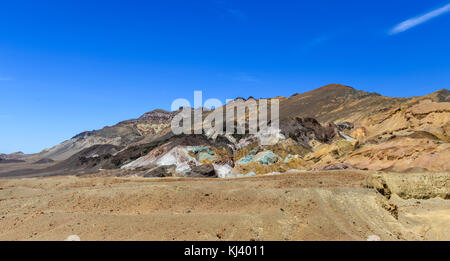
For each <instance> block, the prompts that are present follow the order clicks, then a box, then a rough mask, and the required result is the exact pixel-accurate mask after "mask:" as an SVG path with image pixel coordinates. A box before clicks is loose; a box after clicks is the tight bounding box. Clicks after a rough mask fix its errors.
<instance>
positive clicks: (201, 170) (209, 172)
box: [185, 164, 217, 178]
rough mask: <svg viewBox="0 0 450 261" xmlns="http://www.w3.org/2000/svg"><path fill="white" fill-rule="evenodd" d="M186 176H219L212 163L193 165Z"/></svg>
mask: <svg viewBox="0 0 450 261" xmlns="http://www.w3.org/2000/svg"><path fill="white" fill-rule="evenodd" d="M185 176H186V177H191V178H217V174H216V171H215V170H214V166H213V165H212V164H204V165H199V166H193V167H191V170H190V171H188V172H186V174H185Z"/></svg>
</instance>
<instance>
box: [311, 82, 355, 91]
mask: <svg viewBox="0 0 450 261" xmlns="http://www.w3.org/2000/svg"><path fill="white" fill-rule="evenodd" d="M326 90H353V91H356V90H355V89H354V88H352V87H350V86H346V85H342V84H336V83H331V84H327V85H325V86H322V87H320V88H317V89H315V90H313V91H326Z"/></svg>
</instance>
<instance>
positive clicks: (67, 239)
mask: <svg viewBox="0 0 450 261" xmlns="http://www.w3.org/2000/svg"><path fill="white" fill-rule="evenodd" d="M65 241H81V239H80V237H79V236H77V235H70V236H68V237H67V238H66V240H65Z"/></svg>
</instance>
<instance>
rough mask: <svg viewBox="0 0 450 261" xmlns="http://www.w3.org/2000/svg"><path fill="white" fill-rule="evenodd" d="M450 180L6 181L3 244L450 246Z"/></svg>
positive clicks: (333, 174)
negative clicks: (343, 243) (393, 242)
mask: <svg viewBox="0 0 450 261" xmlns="http://www.w3.org/2000/svg"><path fill="white" fill-rule="evenodd" d="M448 199H450V173H417V174H415V173H407V174H396V173H383V172H374V171H355V170H344V171H325V172H299V173H289V174H281V175H263V176H256V177H244V178H234V179H217V178H216V179H214V178H173V177H172V178H142V177H126V178H120V177H108V176H105V175H102V174H96V175H86V176H82V177H76V176H55V177H46V178H42V177H41V178H25V179H0V240H57V241H62V240H66V239H67V238H68V237H69V236H71V235H77V236H78V237H79V238H80V239H81V240H82V241H89V240H238V241H241V240H243V241H247V240H257V241H259V240H289V241H291V240H363V241H365V240H368V239H372V240H373V239H375V240H378V239H379V240H383V241H386V240H450V201H449V200H448Z"/></svg>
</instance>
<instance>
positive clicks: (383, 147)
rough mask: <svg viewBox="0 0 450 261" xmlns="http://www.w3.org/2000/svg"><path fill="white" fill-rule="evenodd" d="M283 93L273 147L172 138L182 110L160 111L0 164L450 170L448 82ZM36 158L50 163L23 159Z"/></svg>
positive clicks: (211, 171) (145, 172)
mask: <svg viewBox="0 0 450 261" xmlns="http://www.w3.org/2000/svg"><path fill="white" fill-rule="evenodd" d="M277 98H279V101H280V130H281V132H280V133H279V134H278V138H280V139H279V141H278V142H277V143H276V144H274V145H270V146H264V145H261V143H260V141H261V137H262V136H263V135H264V134H261V133H258V134H256V135H250V134H242V135H237V134H234V135H221V134H215V133H204V134H200V135H179V136H175V135H174V134H173V133H172V132H171V129H170V123H171V120H172V119H173V117H175V115H176V114H177V113H178V112H167V111H163V110H155V111H151V112H148V113H145V114H144V115H143V116H141V117H140V118H138V119H133V120H127V121H123V122H120V123H118V124H116V125H114V126H111V127H105V128H103V129H101V130H97V131H89V132H84V133H81V134H78V135H76V136H75V137H73V138H72V139H70V140H68V141H65V142H63V143H61V144H59V145H56V146H55V147H53V148H50V149H46V150H44V151H42V152H41V153H39V154H35V155H25V156H24V155H20V160H22V161H26V163H23V164H18V166H17V168H14V169H12V168H4V167H3V166H4V165H7V164H2V165H0V176H41V175H60V174H73V173H75V174H82V173H93V172H99V171H102V172H105V173H109V174H111V175H140V176H146V177H161V176H195V177H198V176H207V177H211V176H218V177H237V176H251V175H259V174H267V173H282V172H289V171H298V170H305V171H307V170H333V169H363V170H365V169H368V170H389V171H394V172H410V171H414V172H418V171H449V170H450V161H449V160H448V159H449V158H448V155H450V145H449V141H450V137H449V136H450V92H449V91H448V90H441V91H437V92H435V93H432V94H429V95H427V96H423V97H412V98H389V97H384V96H382V95H380V94H377V93H368V92H364V91H358V90H355V89H353V88H351V87H348V86H343V85H337V84H332V85H327V86H324V87H321V88H319V89H316V90H313V91H310V92H307V93H303V94H295V95H293V96H291V97H277ZM251 99H253V98H251ZM253 100H254V99H253ZM255 101H256V102H258V100H255ZM233 102H234V103H239V102H246V100H245V99H236V100H235V101H233ZM228 106H230V104H228ZM214 112H215V111H207V112H206V115H208V114H211V113H214ZM247 116H248V115H247ZM247 116H246V117H247ZM231 120H233V121H237V119H231ZM197 127H198V126H194V127H193V128H197ZM3 158H5V157H4V156H3ZM8 160H14V157H13V158H11V157H9V158H8ZM17 160H19V157H17ZM40 161H41V162H45V163H46V164H47V165H45V167H39V168H37V167H30V166H29V165H27V164H29V163H36V162H40ZM0 163H2V162H1V161H0ZM4 163H6V162H4Z"/></svg>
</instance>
